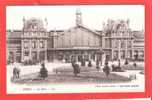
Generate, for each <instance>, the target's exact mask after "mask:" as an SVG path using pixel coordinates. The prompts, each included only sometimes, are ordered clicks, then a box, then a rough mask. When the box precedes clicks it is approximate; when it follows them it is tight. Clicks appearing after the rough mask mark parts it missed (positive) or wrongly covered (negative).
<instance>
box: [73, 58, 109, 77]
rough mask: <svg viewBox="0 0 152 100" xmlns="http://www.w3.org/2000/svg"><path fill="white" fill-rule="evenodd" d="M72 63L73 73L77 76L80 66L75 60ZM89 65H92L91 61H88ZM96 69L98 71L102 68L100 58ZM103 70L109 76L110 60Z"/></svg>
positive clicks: (106, 62)
mask: <svg viewBox="0 0 152 100" xmlns="http://www.w3.org/2000/svg"><path fill="white" fill-rule="evenodd" d="M71 63H72V67H73V73H74V75H75V76H77V75H78V74H79V73H80V66H79V64H78V63H77V62H76V61H75V60H73V61H72V62H71ZM81 65H82V64H81ZM88 67H92V62H91V61H89V62H88ZM96 69H97V71H99V70H100V62H99V60H97V61H96ZM103 72H104V73H105V75H106V76H107V77H108V76H109V74H110V67H109V65H108V61H105V65H104V68H103Z"/></svg>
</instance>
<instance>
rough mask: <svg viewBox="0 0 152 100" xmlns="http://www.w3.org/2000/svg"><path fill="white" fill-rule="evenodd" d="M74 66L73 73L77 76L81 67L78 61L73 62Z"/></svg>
mask: <svg viewBox="0 0 152 100" xmlns="http://www.w3.org/2000/svg"><path fill="white" fill-rule="evenodd" d="M72 67H73V70H74V71H73V73H74V75H75V76H77V74H78V73H80V67H79V65H78V64H77V63H76V62H72Z"/></svg>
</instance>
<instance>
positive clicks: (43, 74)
mask: <svg viewBox="0 0 152 100" xmlns="http://www.w3.org/2000/svg"><path fill="white" fill-rule="evenodd" d="M41 66H42V68H41V69H40V77H41V78H43V79H45V78H47V77H48V70H47V69H46V68H45V64H44V63H42V64H41Z"/></svg>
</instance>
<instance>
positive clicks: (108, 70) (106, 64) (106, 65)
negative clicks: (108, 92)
mask: <svg viewBox="0 0 152 100" xmlns="http://www.w3.org/2000/svg"><path fill="white" fill-rule="evenodd" d="M103 72H104V73H105V74H106V77H108V76H109V74H110V68H109V66H108V62H106V63H105V66H104V68H103Z"/></svg>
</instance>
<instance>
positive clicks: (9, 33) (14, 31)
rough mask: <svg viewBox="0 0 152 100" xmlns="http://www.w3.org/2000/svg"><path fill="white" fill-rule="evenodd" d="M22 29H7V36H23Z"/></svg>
mask: <svg viewBox="0 0 152 100" xmlns="http://www.w3.org/2000/svg"><path fill="white" fill-rule="evenodd" d="M21 34H22V31H21V30H13V31H10V30H8V31H7V38H21Z"/></svg>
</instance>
